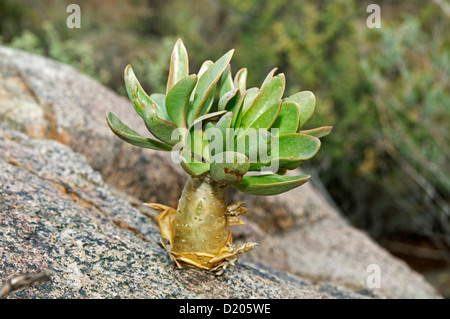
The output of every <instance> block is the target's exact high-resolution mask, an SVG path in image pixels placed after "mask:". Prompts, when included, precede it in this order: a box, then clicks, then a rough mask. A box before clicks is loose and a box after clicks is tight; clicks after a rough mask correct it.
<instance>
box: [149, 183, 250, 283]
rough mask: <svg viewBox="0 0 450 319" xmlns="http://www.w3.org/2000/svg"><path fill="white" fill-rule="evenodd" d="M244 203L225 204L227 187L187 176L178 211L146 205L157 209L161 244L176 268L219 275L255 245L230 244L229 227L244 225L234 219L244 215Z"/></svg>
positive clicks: (239, 220) (155, 205)
mask: <svg viewBox="0 0 450 319" xmlns="http://www.w3.org/2000/svg"><path fill="white" fill-rule="evenodd" d="M243 204H244V203H243V202H239V203H233V204H231V205H229V206H228V205H227V185H226V184H218V183H216V182H214V181H213V180H212V179H210V178H208V177H205V178H195V177H189V178H188V180H187V182H186V185H185V187H184V189H183V193H182V195H181V198H180V200H179V203H178V208H177V209H176V210H175V209H174V208H171V207H168V206H164V205H161V204H155V203H152V204H147V205H148V206H150V207H153V208H156V209H159V210H161V211H162V212H161V213H160V214H159V215H158V217H157V221H158V225H159V229H160V232H161V243H162V244H163V246H164V248H165V249H166V250H167V251H168V252H169V254H170V256H171V258H172V260H174V262H175V263H176V265H177V266H178V267H179V268H182V267H195V268H200V269H205V270H210V271H213V272H215V273H216V274H218V275H220V274H222V272H223V270H224V269H225V268H226V267H227V266H228V265H230V264H233V263H234V262H236V261H237V259H238V257H237V255H238V254H240V253H244V252H248V251H250V250H252V249H253V248H254V247H256V245H257V243H253V242H249V243H245V244H242V245H238V246H236V245H233V241H232V235H231V230H230V226H234V225H244V224H245V223H244V222H243V221H242V220H241V219H239V218H238V217H237V216H239V215H242V214H244V213H246V212H247V209H246V208H244V207H242V205H243Z"/></svg>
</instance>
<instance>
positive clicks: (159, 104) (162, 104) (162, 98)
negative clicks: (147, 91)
mask: <svg viewBox="0 0 450 319" xmlns="http://www.w3.org/2000/svg"><path fill="white" fill-rule="evenodd" d="M150 98H151V99H152V101H153V104H155V105H156V109H157V110H158V109H159V110H160V112H161V113H160V112H157V113H156V114H158V116H159V117H160V118H162V119H165V120H168V121H171V118H170V116H169V114H168V113H167V110H166V95H165V94H162V93H153V94H152V95H150Z"/></svg>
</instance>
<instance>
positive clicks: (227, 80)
mask: <svg viewBox="0 0 450 319" xmlns="http://www.w3.org/2000/svg"><path fill="white" fill-rule="evenodd" d="M235 88H236V87H235V86H234V83H233V77H232V75H231V66H230V65H229V64H228V67H227V68H226V69H225V71H224V72H223V74H222V78H221V79H220V91H219V99H221V98H222V96H224V94H225V93H227V92H230V91H231V90H234V89H235Z"/></svg>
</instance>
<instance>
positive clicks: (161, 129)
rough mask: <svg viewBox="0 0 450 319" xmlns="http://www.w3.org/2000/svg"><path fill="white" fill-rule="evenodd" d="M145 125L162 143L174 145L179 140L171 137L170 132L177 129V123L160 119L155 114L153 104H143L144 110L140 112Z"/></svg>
mask: <svg viewBox="0 0 450 319" xmlns="http://www.w3.org/2000/svg"><path fill="white" fill-rule="evenodd" d="M142 118H143V119H144V123H145V126H146V127H147V129H148V130H149V131H150V133H152V134H153V136H155V137H156V138H157V139H159V140H161V141H163V142H164V143H167V144H170V145H175V144H176V143H178V142H179V141H180V140H179V139H178V140H174V139H172V133H173V131H174V130H176V129H177V125H176V124H175V123H174V122H170V121H167V120H164V119H161V118H160V117H158V115H157V114H156V106H155V104H147V105H146V106H144V112H143V114H142Z"/></svg>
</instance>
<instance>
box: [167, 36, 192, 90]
mask: <svg viewBox="0 0 450 319" xmlns="http://www.w3.org/2000/svg"><path fill="white" fill-rule="evenodd" d="M188 75H189V59H188V54H187V51H186V47H185V46H184V44H183V41H182V40H181V39H178V40H177V42H176V43H175V45H174V47H173V50H172V55H171V57H170V69H169V78H168V80H167V88H166V94H168V93H169V92H170V90H171V89H172V88H173V87H174V86H175V84H177V83H178V81H180V80H181V79H184V78H185V77H187V76H188Z"/></svg>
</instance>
